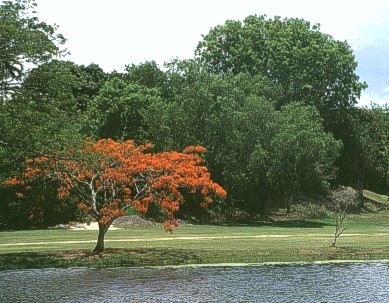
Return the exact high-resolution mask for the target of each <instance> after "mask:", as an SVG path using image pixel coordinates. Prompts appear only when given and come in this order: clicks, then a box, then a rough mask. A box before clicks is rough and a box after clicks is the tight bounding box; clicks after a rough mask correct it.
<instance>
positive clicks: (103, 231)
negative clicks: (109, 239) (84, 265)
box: [93, 222, 110, 253]
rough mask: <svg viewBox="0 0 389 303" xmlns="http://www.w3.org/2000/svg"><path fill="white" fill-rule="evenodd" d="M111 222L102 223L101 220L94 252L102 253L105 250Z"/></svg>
mask: <svg viewBox="0 0 389 303" xmlns="http://www.w3.org/2000/svg"><path fill="white" fill-rule="evenodd" d="M109 226H110V224H108V225H107V224H101V223H100V222H99V235H98V236H97V244H96V247H95V248H94V249H93V252H94V253H100V252H102V251H103V250H104V237H105V234H106V232H107V231H108V228H109Z"/></svg>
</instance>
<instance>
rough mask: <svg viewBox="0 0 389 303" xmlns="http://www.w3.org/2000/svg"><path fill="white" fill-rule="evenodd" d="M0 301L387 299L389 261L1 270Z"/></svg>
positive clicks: (383, 300)
mask: <svg viewBox="0 0 389 303" xmlns="http://www.w3.org/2000/svg"><path fill="white" fill-rule="evenodd" d="M0 302H84V303H87V302H389V264H388V263H354V264H322V265H317V264H312V265H282V266H281V265H277V266H276V265H266V266H257V267H194V268H146V269H139V268H138V269H104V270H98V269H45V270H21V271H4V272H0Z"/></svg>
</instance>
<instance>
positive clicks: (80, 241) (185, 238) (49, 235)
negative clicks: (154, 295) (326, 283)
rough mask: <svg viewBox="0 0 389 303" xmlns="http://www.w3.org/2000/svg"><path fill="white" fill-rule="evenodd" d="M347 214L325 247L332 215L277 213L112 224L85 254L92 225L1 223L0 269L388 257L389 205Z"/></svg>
mask: <svg viewBox="0 0 389 303" xmlns="http://www.w3.org/2000/svg"><path fill="white" fill-rule="evenodd" d="M347 222H348V223H347V225H348V229H347V231H346V232H345V234H344V235H342V236H341V237H340V239H339V240H338V245H337V247H336V248H332V247H330V245H331V240H332V236H333V232H334V226H333V221H332V219H330V218H326V219H317V220H299V219H296V218H295V219H291V218H286V217H279V218H277V220H275V221H273V222H268V223H260V224H258V225H253V226H247V225H246V226H245V225H240V226H209V225H197V226H196V225H186V226H182V227H180V228H179V229H178V230H177V231H176V232H175V233H174V234H173V235H169V234H166V233H165V232H164V231H163V229H162V227H161V226H153V227H137V228H129V229H122V230H112V231H109V232H108V233H107V236H106V247H107V249H106V251H105V252H104V253H103V254H101V255H97V256H87V253H88V252H89V251H90V250H91V249H92V248H93V246H94V243H95V241H96V238H97V232H96V231H72V230H31V231H5V232H0V270H5V269H17V268H44V267H73V266H91V267H116V266H157V265H182V264H204V263H262V262H299V261H305V262H312V261H326V260H382V259H389V211H385V212H379V213H371V214H363V215H361V214H359V215H352V216H350V218H349V219H348V221H347Z"/></svg>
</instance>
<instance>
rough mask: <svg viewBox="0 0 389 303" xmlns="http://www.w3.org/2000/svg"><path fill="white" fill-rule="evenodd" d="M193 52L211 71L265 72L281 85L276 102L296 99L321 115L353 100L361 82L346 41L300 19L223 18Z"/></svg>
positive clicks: (353, 102)
mask: <svg viewBox="0 0 389 303" xmlns="http://www.w3.org/2000/svg"><path fill="white" fill-rule="evenodd" d="M196 54H197V57H198V58H199V59H200V60H201V61H202V62H203V63H205V64H206V65H207V66H208V68H209V70H210V71H212V72H215V73H223V74H225V73H229V72H232V73H234V74H238V73H240V72H248V73H250V74H252V75H256V74H262V75H265V76H267V77H268V78H269V79H271V81H272V82H273V83H277V84H278V85H280V86H281V87H282V91H283V94H282V97H281V98H280V99H279V100H278V104H277V106H278V108H280V107H281V106H282V105H285V104H287V103H290V102H294V101H302V102H304V103H306V104H314V105H315V106H316V107H317V108H318V109H319V111H320V113H321V114H322V115H325V114H329V111H331V110H335V109H339V108H341V107H349V106H351V105H354V104H356V102H357V99H358V98H359V97H360V93H361V90H362V89H363V88H365V87H366V84H365V83H361V82H359V77H358V75H357V74H356V72H355V69H356V67H357V63H356V61H355V57H354V55H353V53H352V50H351V48H350V46H349V45H348V44H347V43H346V42H340V41H337V40H334V39H333V38H332V37H331V36H329V35H326V34H323V33H321V32H320V26H319V25H313V26H311V24H310V23H309V22H308V21H305V20H303V19H294V18H285V19H283V20H282V19H281V18H280V17H275V18H274V19H271V18H267V17H266V16H256V15H254V16H249V17H247V18H246V19H245V20H244V21H243V22H240V21H227V22H226V23H225V24H224V25H218V26H216V27H214V28H212V29H211V30H210V32H209V33H208V34H207V35H205V36H203V40H202V41H200V42H199V44H198V46H197V49H196Z"/></svg>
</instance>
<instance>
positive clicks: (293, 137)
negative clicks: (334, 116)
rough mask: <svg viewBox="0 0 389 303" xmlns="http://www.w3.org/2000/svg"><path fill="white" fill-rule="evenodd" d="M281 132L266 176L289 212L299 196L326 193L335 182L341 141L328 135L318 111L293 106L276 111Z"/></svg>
mask: <svg viewBox="0 0 389 303" xmlns="http://www.w3.org/2000/svg"><path fill="white" fill-rule="evenodd" d="M277 116H278V121H277V128H278V131H277V132H276V134H275V135H274V137H273V138H272V140H271V146H270V150H269V153H270V155H271V157H270V158H269V162H270V163H269V169H268V172H267V177H268V179H269V182H270V183H271V186H272V188H273V190H274V191H276V192H278V193H280V194H281V195H283V198H284V200H285V201H286V207H287V211H288V212H289V209H290V204H291V203H292V202H293V201H294V200H295V198H296V197H297V196H298V195H299V194H308V195H309V194H315V193H316V194H317V193H325V191H326V190H327V189H328V188H329V181H331V179H335V177H336V169H335V167H334V165H333V164H334V162H335V160H336V159H337V158H338V156H339V154H340V149H341V146H342V144H341V142H340V141H337V140H335V139H334V137H333V135H332V134H329V133H326V132H325V131H324V128H323V125H322V119H321V118H320V116H319V113H318V111H317V110H316V109H315V108H314V107H312V106H304V105H302V104H301V103H293V104H289V105H287V106H284V107H283V108H282V110H281V111H280V112H277Z"/></svg>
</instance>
